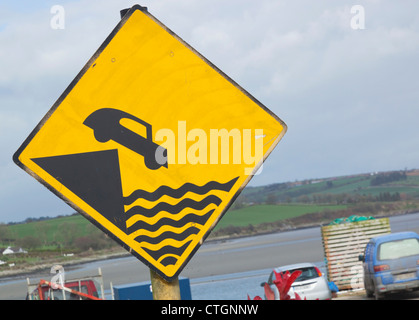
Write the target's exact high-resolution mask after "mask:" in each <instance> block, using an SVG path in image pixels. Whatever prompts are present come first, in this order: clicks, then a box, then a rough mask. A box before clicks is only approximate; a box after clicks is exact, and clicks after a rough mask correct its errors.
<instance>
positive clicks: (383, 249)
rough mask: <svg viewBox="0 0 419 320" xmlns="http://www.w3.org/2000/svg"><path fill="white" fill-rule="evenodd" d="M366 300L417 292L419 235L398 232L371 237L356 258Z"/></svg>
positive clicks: (418, 282) (418, 284) (418, 283)
mask: <svg viewBox="0 0 419 320" xmlns="http://www.w3.org/2000/svg"><path fill="white" fill-rule="evenodd" d="M359 260H360V261H362V262H363V269H364V286H365V291H366V294H367V296H368V297H372V296H373V295H375V298H376V299H380V298H381V297H382V296H383V295H384V294H385V293H388V292H397V291H406V290H417V289H419V235H418V234H417V233H415V232H398V233H392V234H388V235H382V236H378V237H374V238H372V239H371V240H370V241H369V242H368V244H367V245H366V247H365V253H364V254H363V255H360V256H359Z"/></svg>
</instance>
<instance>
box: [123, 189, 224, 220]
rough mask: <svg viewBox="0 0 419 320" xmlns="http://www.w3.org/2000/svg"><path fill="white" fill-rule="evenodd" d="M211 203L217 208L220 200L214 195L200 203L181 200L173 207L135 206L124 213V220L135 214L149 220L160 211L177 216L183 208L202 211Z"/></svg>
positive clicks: (160, 205)
mask: <svg viewBox="0 0 419 320" xmlns="http://www.w3.org/2000/svg"><path fill="white" fill-rule="evenodd" d="M211 203H214V204H216V205H217V206H218V205H220V203H221V199H220V198H219V197H217V196H215V195H210V196H207V197H205V198H204V199H203V200H201V201H196V200H193V199H189V198H186V199H183V200H181V201H180V202H178V203H177V204H175V205H171V204H169V203H167V202H160V203H158V204H157V205H156V206H154V207H152V208H150V209H147V208H144V207H141V206H135V207H132V208H131V209H129V210H128V211H127V212H125V215H126V219H130V218H131V217H132V216H134V215H137V214H139V215H142V216H144V217H148V218H150V217H153V216H155V215H156V214H158V213H159V212H161V211H166V212H168V213H170V214H178V213H179V212H181V211H182V210H184V209H185V208H191V209H196V210H202V209H204V208H206V207H207V206H208V205H209V204H211Z"/></svg>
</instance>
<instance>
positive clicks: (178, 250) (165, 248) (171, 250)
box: [142, 235, 195, 261]
mask: <svg viewBox="0 0 419 320" xmlns="http://www.w3.org/2000/svg"><path fill="white" fill-rule="evenodd" d="M194 236H195V235H190V236H189V237H187V238H186V239H184V240H183V241H175V242H176V244H174V243H173V242H174V241H173V240H171V239H165V240H163V241H162V242H160V243H159V244H158V245H148V244H147V245H143V246H142V249H143V250H144V251H145V252H147V253H148V254H149V255H150V256H151V257H152V258H153V259H154V260H156V261H158V260H159V259H160V258H161V257H162V256H164V255H167V254H170V255H174V256H178V257H180V256H181V255H182V253H183V252H184V251H185V250H186V248H187V247H188V246H189V244H190V243H191V242H192V240H193V237H194Z"/></svg>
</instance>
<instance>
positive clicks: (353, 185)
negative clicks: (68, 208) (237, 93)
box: [0, 171, 419, 248]
mask: <svg viewBox="0 0 419 320" xmlns="http://www.w3.org/2000/svg"><path fill="white" fill-rule="evenodd" d="M375 176H376V175H369V174H364V175H355V176H350V177H336V178H328V179H316V180H306V181H301V182H298V183H297V182H294V183H291V182H288V183H278V184H273V185H267V186H261V187H246V188H245V189H244V190H243V192H242V194H241V195H240V196H239V197H238V198H237V199H236V201H235V203H234V204H233V205H232V207H231V208H230V209H229V210H228V211H227V213H226V214H225V215H224V217H223V218H222V219H221V220H220V221H219V223H218V224H217V226H216V227H215V229H214V230H215V231H219V230H220V229H222V228H225V227H229V226H233V227H247V226H250V225H251V226H254V227H256V226H258V225H260V224H263V223H273V222H276V221H281V220H284V219H292V218H295V217H300V216H303V215H305V214H309V213H315V212H319V213H322V212H329V213H330V212H333V211H335V213H336V214H341V213H342V212H339V210H342V211H343V210H344V209H348V208H349V209H348V210H355V211H354V212H355V214H360V215H373V214H374V213H375V212H374V211H376V210H382V209H381V207H382V206H384V205H386V204H389V203H391V205H392V206H397V208H396V209H397V210H399V211H402V212H405V211H406V210H409V211H411V210H415V208H416V207H417V206H418V203H417V200H418V199H419V171H415V172H413V173H410V174H407V177H405V178H404V179H401V180H399V181H391V182H390V183H383V184H380V185H373V184H372V183H371V182H372V180H373V179H374V177H375ZM383 193H389V194H391V195H393V194H396V193H397V194H400V195H401V196H400V199H396V200H394V199H392V200H391V201H393V202H380V203H379V202H378V201H382V199H381V200H380V199H378V198H377V197H378V196H379V195H380V194H383ZM362 197H364V198H362ZM374 197H376V198H374ZM393 211H394V210H393ZM83 237H85V238H87V237H89V238H90V239H80V238H83ZM100 237H102V238H105V237H104V236H103V233H102V232H101V231H100V230H99V229H98V228H96V227H95V226H93V225H92V224H91V223H90V222H89V221H88V220H87V219H85V218H84V217H83V216H81V215H79V214H74V215H72V216H65V217H59V218H52V219H46V220H42V221H34V222H27V223H19V224H10V225H0V245H1V246H3V247H5V246H7V245H15V244H18V242H19V241H20V240H22V239H25V238H26V244H28V241H29V244H30V243H31V242H30V241H31V240H32V241H33V242H36V243H37V245H38V246H39V247H44V248H48V247H51V248H54V247H55V248H56V247H57V246H58V247H60V248H63V247H66V246H69V245H70V246H73V245H74V244H75V243H77V241H76V240H77V239H78V241H79V242H78V243H79V244H80V242H83V241H85V242H87V240H89V241H93V240H94V241H102V240H103V239H102V240H101V239H99V238H100ZM98 239H99V240H98ZM35 240H36V241H35ZM107 241H110V240H107ZM21 243H22V242H21ZM102 244H103V241H102Z"/></svg>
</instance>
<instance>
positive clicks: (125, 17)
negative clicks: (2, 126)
mask: <svg viewBox="0 0 419 320" xmlns="http://www.w3.org/2000/svg"><path fill="white" fill-rule="evenodd" d="M136 10H140V11H142V12H143V13H144V14H146V15H147V16H148V17H149V18H151V19H152V20H153V21H155V22H156V23H157V24H159V25H160V26H161V27H162V28H163V29H165V30H166V31H167V32H168V33H169V34H170V35H172V36H173V37H174V38H176V39H177V40H178V41H179V42H180V43H182V44H183V45H184V46H185V47H186V48H188V49H189V50H191V51H192V52H193V53H194V54H196V55H197V56H198V57H199V58H200V59H202V60H203V61H204V63H206V64H208V65H209V66H210V67H211V68H213V69H214V70H215V71H216V72H217V73H218V74H220V75H221V76H222V77H224V78H225V79H226V80H227V81H229V82H230V83H231V84H232V85H233V86H234V87H236V88H237V89H238V90H240V91H241V92H242V93H243V94H245V95H246V96H247V97H248V98H249V99H251V100H252V101H253V102H254V103H256V104H257V105H258V106H259V107H260V108H262V109H263V110H264V111H266V112H267V113H268V114H269V115H270V116H272V117H273V118H274V119H275V120H276V121H278V122H279V123H280V124H281V126H282V127H283V130H282V131H281V133H280V134H279V135H278V136H277V137H276V138H275V141H274V142H273V143H272V145H271V147H270V148H269V150H268V151H267V152H266V153H265V154H264V155H263V158H262V160H261V161H260V162H259V163H258V164H257V165H256V166H255V168H254V170H253V172H252V173H251V174H250V175H248V177H247V179H246V180H245V181H244V182H243V184H242V185H241V186H240V187H239V189H238V190H237V192H236V194H235V195H234V196H233V197H232V198H231V200H230V201H229V202H228V203H227V205H226V206H225V207H224V209H223V210H222V212H221V213H220V214H219V216H218V217H217V219H216V221H215V222H214V224H213V226H214V227H215V226H216V225H217V223H218V222H219V220H220V219H221V218H222V217H223V216H224V214H225V213H226V212H227V210H228V209H229V208H230V206H231V205H232V204H233V203H234V201H235V199H236V198H237V197H238V196H239V195H240V193H241V192H242V191H243V189H244V188H245V186H246V185H247V184H248V183H249V181H250V180H251V179H252V177H253V176H254V174H255V173H256V172H257V170H258V169H259V167H260V166H261V165H262V164H263V162H264V161H265V160H266V158H267V157H268V156H269V154H270V153H271V152H272V151H273V149H274V148H275V147H276V145H277V144H278V143H279V141H280V140H281V138H282V137H283V136H284V134H285V133H286V131H287V125H286V124H285V123H284V122H283V121H282V120H281V119H280V118H279V117H278V116H277V115H275V114H274V113H273V112H272V111H271V110H269V109H268V108H267V107H265V106H264V105H263V104H262V103H261V102H259V101H258V100H257V99H256V98H254V97H253V96H252V95H251V94H250V93H248V92H247V91H246V90H244V89H243V88H242V87H241V86H240V85H238V84H237V83H236V82H235V81H234V80H232V79H231V78H230V77H229V76H227V75H226V74H225V73H224V72H222V71H221V70H220V69H218V67H216V66H215V65H214V64H213V63H211V62H210V61H209V60H208V59H206V58H205V57H204V56H203V55H201V54H200V53H199V52H198V51H196V50H195V49H194V48H193V47H191V46H190V45H189V44H188V43H186V42H185V41H184V40H182V39H181V38H180V37H179V36H178V35H176V34H175V33H174V32H173V31H172V30H170V29H169V28H167V27H166V26H165V25H164V24H163V23H161V22H160V21H159V20H157V19H156V18H155V17H154V16H153V15H151V14H150V13H149V12H148V9H147V8H146V7H142V6H140V5H138V4H137V5H134V6H132V7H131V8H130V9H129V10H128V11H127V12H126V13H125V14H124V15H123V17H122V18H121V20H120V22H119V23H118V24H117V25H116V27H115V28H114V29H113V30H112V32H111V33H110V34H109V35H108V37H107V38H106V39H105V41H104V42H103V43H102V44H101V45H100V47H99V48H98V49H97V51H96V52H95V53H94V54H93V56H92V57H91V58H90V59H89V60H88V62H87V63H86V64H85V66H84V67H83V68H82V69H81V71H80V72H79V73H78V74H77V75H76V77H75V78H74V79H73V80H72V82H71V83H70V84H69V85H68V87H67V88H66V89H65V90H64V92H63V93H62V94H61V96H60V97H59V98H58V99H57V101H56V102H55V103H54V104H53V106H52V107H51V108H50V110H49V111H48V112H47V113H46V115H45V116H44V117H43V118H42V119H41V121H40V122H39V123H38V125H37V126H36V127H35V128H34V129H33V130H32V132H31V133H30V134H29V136H28V137H27V138H26V139H25V141H24V142H23V143H22V145H21V146H20V147H19V149H18V150H17V151H16V152H15V153H14V155H13V161H14V162H15V163H16V164H17V165H18V166H19V167H20V168H22V169H23V170H24V171H26V172H27V173H28V174H29V175H31V176H32V177H34V178H35V179H36V180H38V181H39V182H40V183H41V184H43V185H44V186H45V187H46V188H48V189H49V190H50V191H51V192H52V193H54V194H55V195H56V196H57V197H59V198H61V199H62V200H63V201H64V202H65V203H67V204H68V205H69V206H70V207H72V208H73V209H74V210H76V211H77V212H78V213H80V214H81V215H83V217H84V218H86V219H87V220H88V221H90V222H91V223H92V224H93V225H95V226H96V227H97V228H99V229H100V230H101V231H102V232H104V233H105V234H106V235H107V236H109V237H110V238H112V239H113V240H114V241H116V242H117V243H118V244H119V245H120V246H122V247H123V248H124V249H125V250H127V251H128V252H129V253H131V254H132V255H133V256H135V257H136V258H137V259H138V260H140V261H141V262H143V263H144V264H145V265H146V266H148V267H149V268H151V269H153V270H154V271H156V272H157V273H158V274H159V275H160V276H161V277H163V278H164V279H165V280H167V281H169V282H170V281H173V280H175V279H176V278H177V277H178V275H179V274H180V273H181V272H182V270H183V269H184V268H185V266H186V265H187V264H188V262H189V261H190V259H191V258H192V257H193V256H194V254H195V253H196V251H197V250H198V249H199V248H200V246H201V245H202V243H203V242H204V241H205V239H206V238H207V237H208V235H209V234H210V233H211V231H212V230H213V228H214V227H213V228H210V229H208V230H207V232H206V233H205V234H204V235H203V237H202V239H201V240H200V242H199V243H198V244H197V245H196V246H195V247H194V248H193V249H192V251H191V253H190V254H189V256H188V257H187V258H186V259H185V261H184V262H183V264H182V265H181V266H180V267H179V268H178V270H177V271H176V273H175V274H174V275H173V276H171V277H168V276H167V275H165V274H164V273H163V272H161V271H160V270H159V269H157V268H156V267H155V266H154V265H152V264H151V262H149V261H148V260H147V259H145V258H144V257H142V256H141V255H140V254H138V253H137V252H135V251H134V250H132V249H131V248H130V247H129V246H128V245H127V244H126V243H125V242H123V241H122V240H121V239H119V238H118V237H117V236H115V235H114V234H113V233H112V232H110V231H109V230H107V229H106V228H105V227H104V226H102V225H101V224H100V223H99V222H97V221H96V220H95V219H93V218H92V217H91V216H90V215H89V214H88V213H87V212H85V211H83V210H82V209H81V208H80V207H79V206H77V205H76V204H75V203H73V202H71V201H70V200H69V199H68V198H67V197H66V196H64V195H63V194H61V193H60V192H59V191H58V190H56V189H54V188H53V187H52V186H51V185H50V184H48V183H47V182H46V181H44V180H43V179H42V178H41V177H39V176H38V175H37V174H36V173H35V172H33V171H32V170H31V169H29V168H28V167H27V166H26V165H25V164H23V163H22V162H21V161H20V160H19V157H20V155H21V153H22V152H23V151H24V150H25V148H26V147H27V146H28V145H29V143H30V142H31V141H32V139H33V138H34V137H35V135H36V134H37V133H38V132H39V131H40V130H41V128H42V127H43V126H44V124H45V123H46V122H47V121H48V119H49V118H50V117H51V115H52V114H53V113H54V112H55V110H56V109H57V108H58V107H59V106H60V105H61V103H62V102H63V101H64V99H65V98H66V97H67V95H68V94H69V93H70V92H71V90H72V89H73V88H74V87H75V86H76V84H77V83H78V82H79V81H80V79H81V78H82V77H83V76H84V74H85V73H86V72H87V70H88V69H89V68H90V67H91V66H92V65H93V64H94V62H95V61H96V59H97V57H99V55H100V54H101V53H102V52H103V51H104V49H105V48H106V47H107V45H108V44H109V43H110V42H111V41H112V39H113V38H114V37H115V35H116V34H117V33H118V32H119V30H120V29H121V28H122V27H123V26H124V24H125V23H126V21H127V20H128V19H129V18H130V17H131V15H132V14H133V13H134V12H135V11H136Z"/></svg>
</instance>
